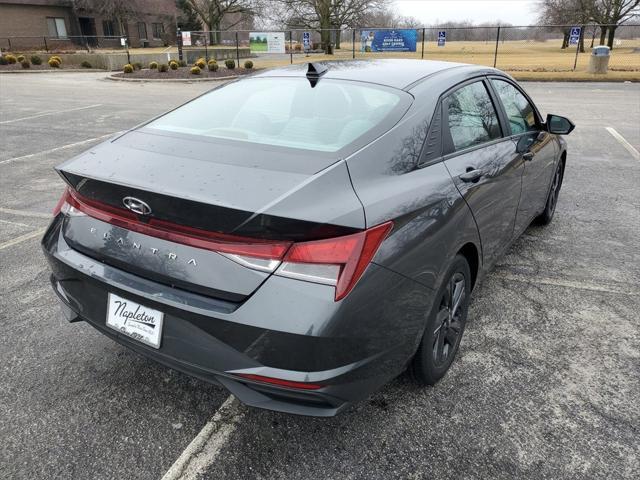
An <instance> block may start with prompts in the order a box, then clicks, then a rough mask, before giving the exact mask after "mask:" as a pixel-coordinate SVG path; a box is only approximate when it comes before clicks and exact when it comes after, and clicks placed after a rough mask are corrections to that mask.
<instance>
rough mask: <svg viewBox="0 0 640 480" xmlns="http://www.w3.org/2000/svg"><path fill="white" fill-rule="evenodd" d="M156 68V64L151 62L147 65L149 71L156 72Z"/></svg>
mask: <svg viewBox="0 0 640 480" xmlns="http://www.w3.org/2000/svg"><path fill="white" fill-rule="evenodd" d="M157 68H158V62H151V63H150V64H149V70H156V69H157Z"/></svg>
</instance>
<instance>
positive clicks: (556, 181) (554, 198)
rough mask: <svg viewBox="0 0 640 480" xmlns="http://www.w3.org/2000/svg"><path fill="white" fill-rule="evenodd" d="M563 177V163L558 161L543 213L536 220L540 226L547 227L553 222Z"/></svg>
mask: <svg viewBox="0 0 640 480" xmlns="http://www.w3.org/2000/svg"><path fill="white" fill-rule="evenodd" d="M563 177H564V162H563V161H560V163H559V164H558V168H557V169H556V173H555V174H554V176H553V183H552V184H551V190H549V196H548V197H547V204H546V205H545V207H544V211H543V212H542V213H541V214H540V215H539V216H538V217H537V218H536V223H538V224H540V225H548V224H550V223H551V220H553V214H554V213H555V212H556V205H557V204H558V195H559V194H560V187H562V178H563Z"/></svg>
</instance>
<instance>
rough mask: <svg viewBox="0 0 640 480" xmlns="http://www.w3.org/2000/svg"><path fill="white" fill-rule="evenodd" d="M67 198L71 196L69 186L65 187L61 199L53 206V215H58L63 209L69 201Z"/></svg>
mask: <svg viewBox="0 0 640 480" xmlns="http://www.w3.org/2000/svg"><path fill="white" fill-rule="evenodd" d="M67 198H69V187H65V188H64V191H63V192H62V196H61V197H60V200H58V203H56V206H55V207H53V216H54V217H56V216H57V215H58V214H59V213H60V211H61V210H62V207H63V206H64V205H65V204H66V203H67Z"/></svg>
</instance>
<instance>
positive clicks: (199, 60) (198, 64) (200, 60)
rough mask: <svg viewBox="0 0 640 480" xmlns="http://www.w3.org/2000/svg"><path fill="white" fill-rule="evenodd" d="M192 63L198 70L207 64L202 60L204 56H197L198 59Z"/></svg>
mask: <svg viewBox="0 0 640 480" xmlns="http://www.w3.org/2000/svg"><path fill="white" fill-rule="evenodd" d="M194 65H195V66H196V67H198V68H199V69H200V70H204V68H205V67H206V66H207V64H206V63H205V61H204V58H199V59H198V60H196V63H194Z"/></svg>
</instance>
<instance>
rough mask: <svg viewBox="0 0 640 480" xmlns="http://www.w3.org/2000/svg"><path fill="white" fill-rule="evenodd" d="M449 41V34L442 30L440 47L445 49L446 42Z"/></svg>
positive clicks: (439, 35)
mask: <svg viewBox="0 0 640 480" xmlns="http://www.w3.org/2000/svg"><path fill="white" fill-rule="evenodd" d="M446 41H447V32H445V31H444V30H440V31H439V32H438V46H439V47H444V44H445V42H446Z"/></svg>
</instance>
